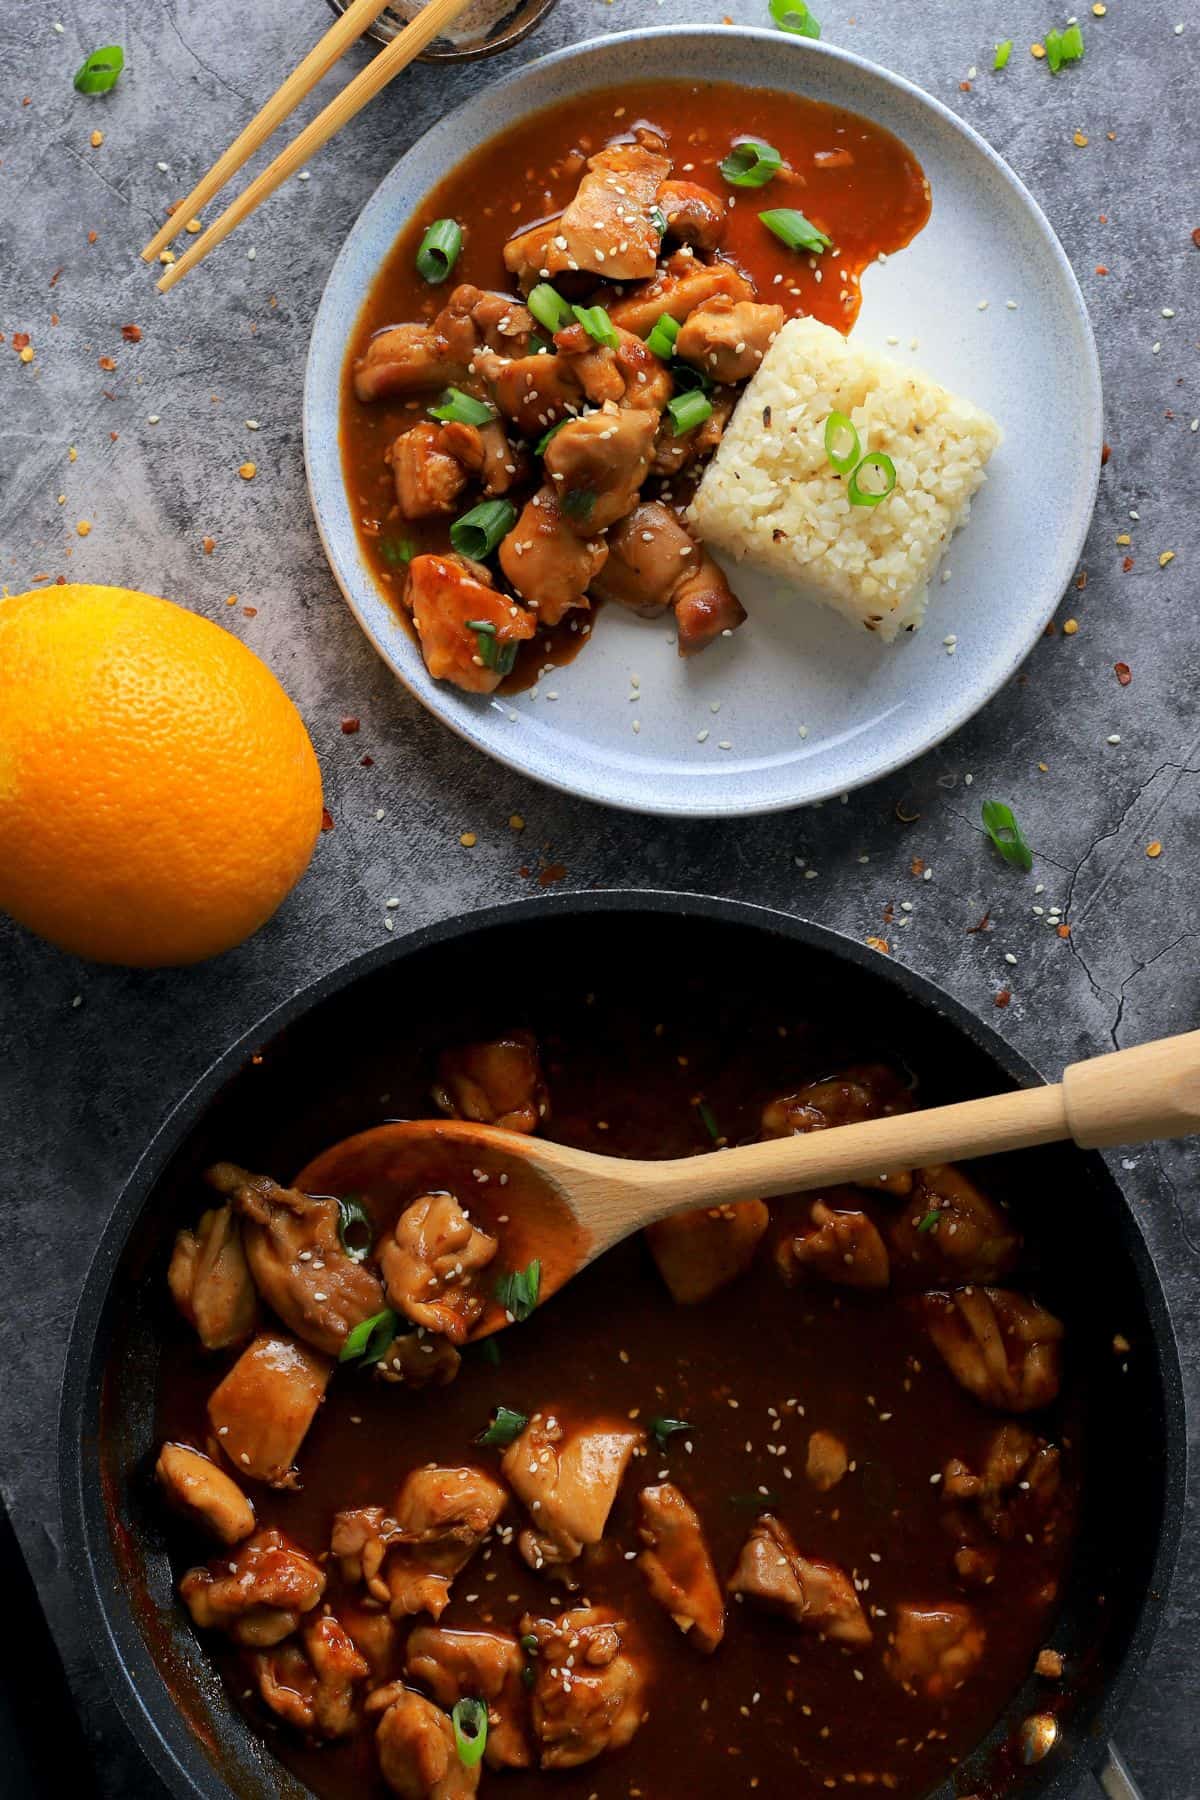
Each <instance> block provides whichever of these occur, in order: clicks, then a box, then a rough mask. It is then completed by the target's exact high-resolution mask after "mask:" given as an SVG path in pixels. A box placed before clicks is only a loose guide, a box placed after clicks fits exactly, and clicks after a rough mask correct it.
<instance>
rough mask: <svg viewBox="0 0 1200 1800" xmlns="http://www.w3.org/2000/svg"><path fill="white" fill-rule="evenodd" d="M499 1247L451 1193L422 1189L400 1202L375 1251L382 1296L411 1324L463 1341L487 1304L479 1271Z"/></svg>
mask: <svg viewBox="0 0 1200 1800" xmlns="http://www.w3.org/2000/svg"><path fill="white" fill-rule="evenodd" d="M498 1248H499V1245H498V1244H497V1241H496V1239H495V1238H494V1237H489V1236H488V1234H487V1232H486V1231H480V1230H479V1229H478V1227H477V1226H475V1225H472V1223H471V1221H470V1219H469V1217H468V1216H467V1214H466V1213H465V1212H464V1211H463V1209H462V1207H461V1206H460V1205H459V1204H458V1201H457V1200H456V1199H455V1198H454V1196H453V1194H424V1195H423V1196H422V1197H421V1199H420V1200H414V1201H413V1203H412V1205H411V1206H406V1207H405V1209H404V1211H403V1212H402V1213H401V1214H400V1217H399V1218H398V1219H397V1220H396V1228H395V1231H394V1232H393V1234H392V1237H391V1238H390V1240H389V1241H388V1242H387V1243H385V1244H384V1246H383V1249H382V1250H381V1252H380V1256H379V1264H380V1267H381V1268H382V1270H383V1278H384V1281H385V1282H386V1283H387V1297H388V1299H389V1300H390V1301H391V1303H392V1305H393V1306H395V1307H397V1308H398V1309H399V1310H400V1311H401V1312H402V1313H403V1314H404V1315H405V1317H406V1318H409V1319H411V1320H412V1322H413V1324H414V1325H423V1326H424V1328H425V1330H426V1331H434V1332H441V1333H442V1334H443V1335H444V1336H445V1337H448V1338H449V1339H450V1342H451V1343H452V1344H464V1343H465V1342H466V1340H467V1337H468V1335H469V1333H470V1331H471V1328H472V1326H473V1325H477V1324H478V1322H479V1319H480V1317H481V1315H482V1313H483V1309H484V1306H485V1304H486V1299H485V1296H484V1295H483V1294H482V1293H481V1292H480V1291H479V1290H480V1284H479V1282H478V1280H477V1277H478V1274H479V1271H480V1270H481V1269H486V1268H487V1265H488V1264H489V1263H490V1262H491V1260H492V1258H493V1257H494V1256H495V1254H496V1251H497V1249H498Z"/></svg>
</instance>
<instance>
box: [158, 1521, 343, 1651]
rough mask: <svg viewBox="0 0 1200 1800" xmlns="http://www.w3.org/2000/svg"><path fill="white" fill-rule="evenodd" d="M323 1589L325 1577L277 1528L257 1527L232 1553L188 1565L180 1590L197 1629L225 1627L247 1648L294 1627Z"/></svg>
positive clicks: (271, 1641)
mask: <svg viewBox="0 0 1200 1800" xmlns="http://www.w3.org/2000/svg"><path fill="white" fill-rule="evenodd" d="M324 1592H325V1577H324V1575H323V1574H322V1573H321V1571H320V1569H319V1568H318V1567H317V1565H316V1563H315V1562H313V1561H312V1559H311V1557H308V1556H305V1554H304V1552H303V1551H302V1550H298V1549H297V1548H296V1546H295V1544H291V1543H289V1542H288V1540H287V1538H285V1537H284V1535H283V1533H282V1531H276V1530H274V1529H272V1530H270V1531H260V1532H257V1533H256V1534H255V1536H254V1537H252V1538H250V1539H249V1540H248V1541H247V1542H246V1543H244V1544H239V1545H238V1548H237V1550H236V1551H235V1553H234V1554H233V1555H232V1556H228V1557H225V1556H222V1557H214V1558H213V1560H212V1561H211V1562H209V1563H203V1564H201V1566H200V1567H199V1568H196V1569H189V1570H188V1572H187V1574H186V1575H185V1576H184V1577H183V1579H182V1580H181V1581H180V1583H179V1593H180V1597H181V1598H182V1600H183V1602H184V1604H185V1605H186V1607H187V1609H188V1611H189V1612H190V1613H191V1615H192V1619H193V1621H194V1622H195V1624H196V1625H197V1626H198V1627H199V1628H200V1630H201V1631H225V1632H228V1634H229V1636H230V1637H231V1638H233V1639H234V1641H235V1642H236V1643H239V1644H245V1645H247V1646H248V1647H249V1648H251V1649H265V1648H267V1647H268V1646H269V1645H271V1644H278V1643H280V1642H282V1640H283V1639H284V1638H285V1637H287V1636H288V1635H289V1634H290V1633H291V1632H293V1631H295V1630H297V1629H298V1627H299V1624H300V1620H301V1617H302V1615H303V1614H304V1613H310V1612H311V1611H312V1609H313V1607H314V1606H315V1605H316V1604H317V1602H318V1600H320V1598H321V1595H322V1594H323V1593H324Z"/></svg>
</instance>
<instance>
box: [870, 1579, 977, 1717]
mask: <svg viewBox="0 0 1200 1800" xmlns="http://www.w3.org/2000/svg"><path fill="white" fill-rule="evenodd" d="M986 1643H987V1634H986V1632H985V1631H984V1629H983V1626H982V1625H980V1624H979V1622H978V1620H977V1619H976V1617H975V1615H974V1613H973V1612H972V1611H971V1608H970V1607H969V1606H964V1605H963V1604H962V1603H961V1602H960V1601H957V1600H948V1601H947V1602H946V1604H945V1605H944V1606H936V1607H934V1606H928V1607H927V1606H913V1605H910V1604H909V1603H908V1602H907V1601H901V1602H900V1604H899V1605H898V1606H896V1607H894V1608H893V1610H892V1629H891V1633H890V1641H889V1648H888V1650H887V1653H886V1655H885V1656H884V1659H883V1661H884V1667H885V1668H886V1669H887V1671H888V1674H889V1675H892V1676H894V1677H895V1679H896V1680H897V1681H898V1682H899V1683H900V1685H901V1687H903V1688H907V1689H908V1691H909V1692H910V1693H914V1694H920V1695H922V1696H923V1697H924V1698H925V1699H926V1700H944V1699H945V1698H946V1696H947V1695H948V1694H953V1693H955V1692H956V1691H957V1689H959V1688H960V1687H961V1686H962V1684H963V1682H964V1681H965V1680H966V1679H967V1677H968V1675H970V1674H971V1673H972V1672H973V1671H974V1669H975V1666H976V1664H977V1663H978V1661H979V1659H980V1657H981V1656H982V1655H983V1651H984V1646H985V1644H986Z"/></svg>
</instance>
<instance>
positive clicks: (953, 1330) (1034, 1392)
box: [920, 1287, 1063, 1413]
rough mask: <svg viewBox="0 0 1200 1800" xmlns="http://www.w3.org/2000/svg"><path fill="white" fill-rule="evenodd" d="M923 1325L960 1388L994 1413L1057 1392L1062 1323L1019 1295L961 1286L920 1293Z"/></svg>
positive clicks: (1029, 1405)
mask: <svg viewBox="0 0 1200 1800" xmlns="http://www.w3.org/2000/svg"><path fill="white" fill-rule="evenodd" d="M920 1306H921V1310H922V1313H923V1315H924V1319H925V1326H926V1329H927V1331H928V1332H929V1335H930V1337H931V1338H932V1339H933V1341H934V1343H935V1345H936V1346H937V1348H938V1350H939V1351H940V1352H941V1354H942V1356H943V1357H944V1358H945V1360H946V1366H947V1367H948V1368H949V1370H950V1373H951V1374H952V1375H953V1376H954V1378H955V1380H956V1381H957V1382H958V1383H959V1384H960V1386H962V1387H965V1388H966V1390H967V1392H968V1393H970V1394H974V1396H975V1398H976V1399H977V1400H979V1401H982V1403H983V1405H984V1406H994V1407H995V1408H996V1409H997V1411H999V1412H1014V1413H1021V1412H1032V1411H1033V1410H1034V1409H1035V1408H1037V1407H1039V1406H1049V1404H1050V1402H1051V1401H1052V1400H1053V1399H1054V1397H1055V1395H1056V1394H1057V1393H1058V1386H1059V1377H1060V1368H1061V1361H1062V1356H1061V1351H1060V1348H1059V1346H1060V1344H1061V1342H1062V1337H1063V1327H1062V1322H1061V1320H1059V1319H1056V1318H1055V1317H1054V1315H1053V1313H1048V1312H1046V1311H1045V1310H1044V1309H1043V1308H1042V1307H1040V1306H1038V1305H1037V1304H1036V1303H1035V1302H1034V1301H1033V1300H1028V1299H1026V1297H1025V1295H1024V1294H1014V1293H1012V1292H1010V1290H1009V1289H1007V1288H996V1287H966V1288H957V1289H956V1290H955V1291H954V1292H953V1293H932V1294H922V1296H921V1300H920Z"/></svg>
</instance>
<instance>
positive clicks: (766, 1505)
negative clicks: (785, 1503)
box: [729, 1488, 779, 1512]
mask: <svg viewBox="0 0 1200 1800" xmlns="http://www.w3.org/2000/svg"><path fill="white" fill-rule="evenodd" d="M729 1504H730V1506H752V1507H754V1508H755V1510H756V1511H757V1512H770V1510H771V1508H772V1507H773V1506H778V1505H779V1495H778V1494H777V1493H776V1492H775V1490H774V1488H768V1489H767V1491H766V1493H763V1492H762V1491H761V1490H759V1491H758V1492H756V1493H753V1494H730V1496H729Z"/></svg>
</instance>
